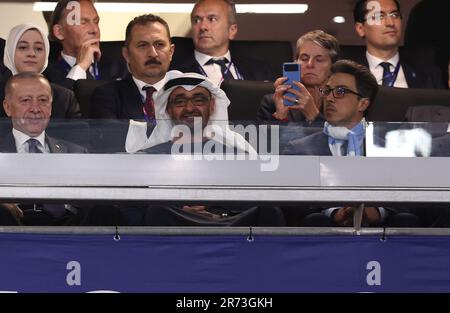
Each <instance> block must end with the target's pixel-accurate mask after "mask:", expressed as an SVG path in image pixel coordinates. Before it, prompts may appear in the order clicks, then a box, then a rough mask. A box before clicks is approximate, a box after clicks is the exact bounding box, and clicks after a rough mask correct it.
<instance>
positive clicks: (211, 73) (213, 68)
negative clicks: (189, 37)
mask: <svg viewBox="0 0 450 313" xmlns="http://www.w3.org/2000/svg"><path fill="white" fill-rule="evenodd" d="M194 56H195V59H196V60H197V62H198V64H200V66H201V67H202V70H203V71H204V73H201V74H202V75H205V74H206V75H205V76H207V77H208V78H209V79H210V80H211V81H212V82H213V83H214V84H216V85H220V84H221V83H222V81H223V77H222V71H221V70H220V65H219V64H208V65H206V63H207V62H208V61H209V60H210V59H212V58H213V59H223V58H227V60H228V62H231V53H230V50H228V52H227V53H225V55H223V56H221V57H213V56H210V55H207V54H204V53H201V52H198V51H197V50H194ZM228 65H229V66H230V73H231V75H233V77H234V78H235V79H238V74H237V71H236V67H235V66H234V64H233V63H228Z"/></svg>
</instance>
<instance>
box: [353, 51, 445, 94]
mask: <svg viewBox="0 0 450 313" xmlns="http://www.w3.org/2000/svg"><path fill="white" fill-rule="evenodd" d="M354 61H356V62H358V63H360V64H362V65H365V66H367V67H369V62H368V61H367V57H366V52H365V51H364V52H363V53H362V54H361V55H358V56H357V57H356V58H355V60H354ZM400 65H401V66H402V69H403V73H405V78H406V82H407V84H408V88H438V89H441V88H444V86H443V84H442V80H441V78H440V74H439V73H438V72H437V71H436V70H435V68H433V67H430V68H426V67H424V66H419V65H416V64H414V61H413V60H409V59H408V57H407V56H405V55H404V54H402V53H401V52H400Z"/></svg>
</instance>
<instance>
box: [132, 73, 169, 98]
mask: <svg viewBox="0 0 450 313" xmlns="http://www.w3.org/2000/svg"><path fill="white" fill-rule="evenodd" d="M132 77H133V81H134V83H135V84H136V86H137V87H138V89H139V93H140V94H141V98H142V101H144V100H145V98H146V97H147V93H146V92H145V90H143V88H144V87H145V86H152V87H153V88H155V89H156V91H159V90H160V89H161V88H163V87H164V84H165V83H166V78H165V77H164V78H163V79H161V80H160V81H159V82H157V83H154V84H153V85H152V84H147V83H145V82H143V81H142V80H139V79H137V78H136V77H134V76H132ZM155 96H156V92H154V93H153V98H154V97H155Z"/></svg>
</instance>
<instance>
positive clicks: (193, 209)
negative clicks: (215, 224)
mask: <svg viewBox="0 0 450 313" xmlns="http://www.w3.org/2000/svg"><path fill="white" fill-rule="evenodd" d="M181 209H182V210H183V211H185V212H190V213H194V214H198V215H201V216H203V217H206V218H208V219H211V220H217V219H220V216H219V215H217V214H213V213H211V212H208V211H206V206H204V205H193V206H190V205H185V206H183V207H182V208H181Z"/></svg>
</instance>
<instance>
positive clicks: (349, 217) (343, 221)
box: [332, 206, 355, 227]
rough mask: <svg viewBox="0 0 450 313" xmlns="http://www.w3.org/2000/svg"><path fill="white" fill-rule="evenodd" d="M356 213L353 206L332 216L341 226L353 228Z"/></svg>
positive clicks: (342, 209)
mask: <svg viewBox="0 0 450 313" xmlns="http://www.w3.org/2000/svg"><path fill="white" fill-rule="evenodd" d="M354 212H355V208H353V207H351V206H349V207H345V208H340V209H337V210H336V211H335V212H334V214H333V216H332V218H333V221H334V222H335V223H336V224H337V225H339V226H346V227H350V226H353V214H354Z"/></svg>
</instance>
